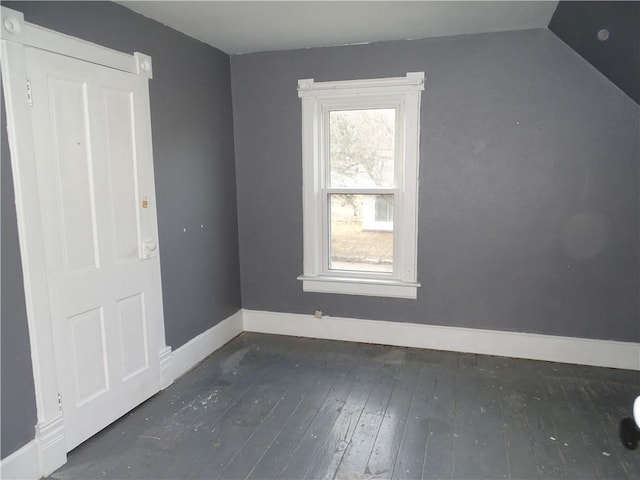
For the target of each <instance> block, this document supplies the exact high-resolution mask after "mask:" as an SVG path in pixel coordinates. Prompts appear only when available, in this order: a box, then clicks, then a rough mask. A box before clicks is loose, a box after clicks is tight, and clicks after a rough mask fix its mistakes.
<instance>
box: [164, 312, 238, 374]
mask: <svg viewBox="0 0 640 480" xmlns="http://www.w3.org/2000/svg"><path fill="white" fill-rule="evenodd" d="M241 333H242V310H238V311H237V312H236V313H234V314H233V315H231V316H230V317H228V318H226V319H224V320H223V321H221V322H220V323H218V324H217V325H215V326H214V327H211V328H210V329H209V330H207V331H205V332H203V333H201V334H200V335H198V336H197V337H194V338H192V339H191V340H189V341H188V342H187V343H185V344H184V345H182V346H181V347H179V348H177V349H175V350H174V351H173V352H171V364H170V365H169V367H168V369H169V370H170V374H168V375H169V377H170V378H171V379H176V378H178V377H181V376H182V375H184V374H185V373H187V372H188V371H189V370H191V369H192V368H193V367H195V366H196V365H197V364H198V363H200V362H201V361H202V360H204V359H205V358H207V357H208V356H209V355H211V354H212V353H213V352H215V351H216V350H218V349H219V348H220V347H222V346H223V345H224V344H225V343H228V342H229V341H231V340H232V339H233V338H235V337H237V336H238V335H240V334H241Z"/></svg>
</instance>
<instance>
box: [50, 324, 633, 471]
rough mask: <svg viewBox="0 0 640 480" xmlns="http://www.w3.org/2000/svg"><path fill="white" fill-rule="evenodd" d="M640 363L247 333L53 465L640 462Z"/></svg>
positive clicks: (159, 467) (624, 467) (610, 466)
mask: <svg viewBox="0 0 640 480" xmlns="http://www.w3.org/2000/svg"><path fill="white" fill-rule="evenodd" d="M639 380H640V378H639V373H638V372H630V371H621V370H611V369H603V368H591V367H580V366H575V365H565V364H556V363H548V362H536V361H527V360H514V359H508V358H500V357H490V356H483V355H471V354H457V353H446V352H436V351H428V350H416V349H408V348H398V347H386V346H379V345H363V344H356V343H346V342H331V341H324V340H311V339H299V338H291V337H280V336H272V335H260V334H251V333H244V334H242V335H241V336H239V337H237V338H236V339H235V340H233V341H232V342H230V343H229V344H227V345H226V346H225V347H224V348H222V349H221V350H219V351H218V352H216V353H215V354H214V355H212V356H210V357H209V358H207V359H206V360H205V361H204V362H203V363H202V364H201V365H199V366H198V367H197V368H196V369H195V370H193V371H192V372H190V373H189V374H188V375H186V376H184V377H182V378H181V379H179V380H177V381H176V382H175V384H174V385H172V386H171V387H170V388H168V389H167V390H165V391H163V392H161V393H159V394H158V395H156V396H155V397H153V398H152V399H150V400H149V401H147V402H146V403H144V404H143V405H141V406H140V407H138V408H137V409H135V410H134V411H133V412H131V413H129V414H128V415H126V416H125V417H123V418H122V419H121V420H119V421H118V422H116V423H114V424H112V425H111V426H109V427H108V428H106V429H105V430H104V431H102V432H101V433H100V434H98V435H96V436H95V437H93V438H92V439H90V440H89V441H87V442H86V443H84V444H83V445H81V446H80V447H79V448H77V449H76V450H75V451H73V452H72V453H70V455H69V458H68V463H67V464H66V465H65V466H64V467H62V468H61V469H60V470H58V471H57V472H55V473H54V474H53V475H52V476H51V477H50V478H52V479H57V480H63V479H102V478H110V479H125V478H139V479H214V478H230V479H235V478H252V479H272V478H288V479H302V478H326V479H331V478H341V479H362V478H490V479H499V478H526V479H534V478H544V479H546V478H559V479H577V478H601V479H613V478H630V479H631V478H634V479H635V478H640V450H636V451H629V450H626V449H625V448H624V447H623V446H622V444H621V442H620V441H619V440H618V438H617V435H618V423H619V421H620V420H621V419H622V418H623V417H625V416H628V415H629V414H630V407H631V403H632V401H633V398H634V397H635V395H637V394H638V393H640V385H639Z"/></svg>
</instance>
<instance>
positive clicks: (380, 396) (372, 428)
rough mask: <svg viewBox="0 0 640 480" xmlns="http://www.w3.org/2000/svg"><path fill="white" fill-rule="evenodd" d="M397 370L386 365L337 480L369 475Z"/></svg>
mask: <svg viewBox="0 0 640 480" xmlns="http://www.w3.org/2000/svg"><path fill="white" fill-rule="evenodd" d="M398 369H399V367H398V365H389V364H387V365H385V366H383V367H382V369H381V372H380V376H379V377H378V378H377V379H376V387H375V389H374V390H373V392H371V395H370V396H369V400H368V401H367V404H366V406H365V409H364V411H363V413H362V417H361V419H360V422H359V423H358V425H357V427H356V429H355V431H354V434H353V437H352V439H351V442H349V445H348V447H347V449H346V451H345V454H344V456H343V457H342V461H341V462H340V464H339V466H338V469H337V471H336V474H335V478H337V479H342V478H344V479H352V478H365V476H366V475H367V474H368V472H367V464H368V463H369V458H370V457H371V452H372V450H373V447H374V444H375V441H376V438H377V437H378V431H379V430H380V426H381V425H382V420H383V419H384V413H385V411H386V410H387V406H388V404H389V400H390V398H391V394H392V393H393V390H394V387H395V384H396V380H397V373H398Z"/></svg>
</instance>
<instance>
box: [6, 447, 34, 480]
mask: <svg viewBox="0 0 640 480" xmlns="http://www.w3.org/2000/svg"><path fill="white" fill-rule="evenodd" d="M41 476H42V472H41V468H40V447H39V445H38V441H37V440H31V441H30V442H29V443H27V444H26V445H25V446H23V447H22V448H19V449H18V450H16V451H15V452H13V453H12V454H11V455H9V456H8V457H6V458H3V459H2V461H0V478H2V479H4V480H23V479H28V480H33V479H35V478H40V477H41Z"/></svg>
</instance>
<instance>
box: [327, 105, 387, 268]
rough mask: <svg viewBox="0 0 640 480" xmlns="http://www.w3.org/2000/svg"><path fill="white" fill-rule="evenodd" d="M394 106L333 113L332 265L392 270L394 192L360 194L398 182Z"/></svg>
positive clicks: (331, 135)
mask: <svg viewBox="0 0 640 480" xmlns="http://www.w3.org/2000/svg"><path fill="white" fill-rule="evenodd" d="M395 117H396V111H395V109H393V108H376V109H367V110H334V111H331V112H330V113H329V177H330V178H329V179H328V180H329V188H340V189H347V190H349V189H351V190H353V193H351V192H348V193H332V194H330V199H329V215H330V228H331V245H330V268H331V269H336V270H357V271H372V272H387V273H390V272H392V271H393V194H389V193H382V194H371V193H370V192H368V193H367V194H361V193H358V189H363V188H364V189H368V190H370V189H389V188H393V187H394V186H395V185H394V184H395V179H394V160H395V138H396V132H395Z"/></svg>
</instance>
